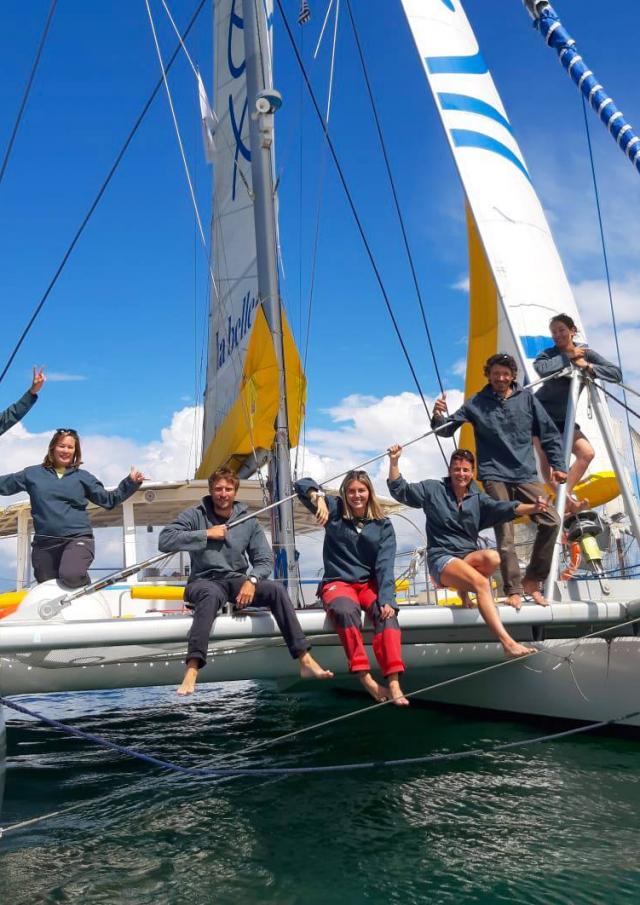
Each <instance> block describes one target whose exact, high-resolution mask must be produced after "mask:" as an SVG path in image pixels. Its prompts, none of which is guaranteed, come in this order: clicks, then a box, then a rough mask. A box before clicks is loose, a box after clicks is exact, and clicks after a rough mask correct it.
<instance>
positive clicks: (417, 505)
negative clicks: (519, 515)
mask: <svg viewBox="0 0 640 905" xmlns="http://www.w3.org/2000/svg"><path fill="white" fill-rule="evenodd" d="M387 486H388V488H389V493H390V494H391V496H392V497H393V498H394V500H397V501H398V502H399V503H405V505H407V506H412V507H413V508H414V509H422V510H423V511H424V514H425V515H426V517H427V524H426V532H427V548H428V560H429V562H432V561H433V559H435V557H436V556H442V555H443V554H449V555H450V556H457V557H458V558H459V559H463V558H464V557H465V556H466V555H467V553H472V552H473V551H474V550H477V549H478V534H479V533H480V532H481V531H482V530H483V529H484V528H493V526H494V525H501V524H502V523H503V522H510V521H512V519H514V518H515V517H516V509H517V507H518V505H519V503H517V502H511V501H507V502H502V501H500V500H494V499H492V498H491V497H490V496H487V494H486V493H482V491H481V490H480V489H479V488H478V485H477V484H476V483H475V481H472V482H471V484H470V485H469V488H468V490H467V494H466V496H465V497H463V499H462V501H461V502H460V503H458V500H457V499H456V495H455V493H454V492H453V489H452V487H451V481H450V479H449V478H442V479H441V480H439V481H438V480H429V481H420V482H419V483H418V484H409V482H408V481H405V479H404V478H403V477H402V475H400V477H399V478H396V479H395V481H387Z"/></svg>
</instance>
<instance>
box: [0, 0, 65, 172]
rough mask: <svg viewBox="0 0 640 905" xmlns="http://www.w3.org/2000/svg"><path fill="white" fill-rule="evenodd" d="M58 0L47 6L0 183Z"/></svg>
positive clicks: (5, 155)
mask: <svg viewBox="0 0 640 905" xmlns="http://www.w3.org/2000/svg"><path fill="white" fill-rule="evenodd" d="M57 2H58V0H51V5H50V7H49V13H48V15H47V20H46V22H45V23H44V28H43V30H42V35H41V36H40V43H39V44H38V49H37V50H36V55H35V57H34V60H33V63H32V65H31V72H30V73H29V78H28V79H27V84H26V85H25V89H24V93H23V95H22V101H21V102H20V107H19V108H18V114H17V116H16V121H15V123H14V124H13V129H12V131H11V135H10V137H9V143H8V144H7V150H6V151H5V154H4V158H3V160H2V165H1V166H0V183H2V180H3V178H4V174H5V170H6V169H7V165H8V163H9V158H10V156H11V151H12V150H13V145H14V142H15V140H16V136H17V134H18V129H19V128H20V123H21V122H22V117H23V114H24V111H25V109H26V106H27V101H28V100H29V95H30V94H31V88H32V86H33V82H34V79H35V77H36V71H37V69H38V65H39V63H40V57H41V56H42V51H43V50H44V45H45V43H46V41H47V35H48V34H49V28H50V27H51V21H52V19H53V14H54V12H55V10H56V5H57Z"/></svg>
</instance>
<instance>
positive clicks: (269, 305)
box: [242, 0, 298, 595]
mask: <svg viewBox="0 0 640 905" xmlns="http://www.w3.org/2000/svg"><path fill="white" fill-rule="evenodd" d="M242 9H243V20H244V27H243V31H244V46H245V59H246V78H247V103H248V114H249V116H250V127H249V134H250V148H251V176H252V187H253V208H254V220H255V234H256V253H257V269H258V301H259V303H260V304H261V305H262V307H263V310H264V313H265V315H266V318H267V322H268V324H269V329H270V331H271V335H272V338H273V345H274V349H275V355H276V361H277V365H278V382H279V403H278V411H277V416H276V425H275V427H276V431H275V438H274V443H273V447H272V454H271V459H270V462H269V479H270V486H271V495H272V497H273V499H275V500H278V499H282V498H283V497H288V496H291V493H292V484H291V463H290V455H289V451H290V448H291V444H290V439H289V421H288V413H287V385H286V378H285V352H284V338H283V326H282V308H281V299H280V283H279V278H278V252H277V230H276V204H275V190H274V178H273V173H274V165H273V117H274V113H275V112H276V110H277V109H278V108H279V107H280V105H281V103H282V99H281V97H280V95H279V93H278V92H277V91H275V90H274V88H273V85H272V84H271V61H270V54H271V43H270V36H269V33H268V31H267V27H266V21H265V19H264V16H262V15H260V14H259V12H258V4H257V2H255V0H245V2H244V3H243V6H242ZM262 9H263V7H262V4H260V10H262ZM271 533H272V543H273V546H274V549H275V577H276V579H283V580H284V581H285V584H286V585H287V586H288V587H289V589H290V592H292V591H293V590H294V588H295V589H296V595H297V590H298V582H297V567H296V557H295V536H294V524H293V503H292V502H291V501H289V502H288V503H283V504H282V506H277V507H275V508H274V509H273V510H272V518H271Z"/></svg>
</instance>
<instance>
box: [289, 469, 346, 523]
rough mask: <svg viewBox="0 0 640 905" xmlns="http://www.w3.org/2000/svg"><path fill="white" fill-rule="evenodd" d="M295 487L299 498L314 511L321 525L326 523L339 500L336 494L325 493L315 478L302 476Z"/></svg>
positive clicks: (310, 510)
mask: <svg viewBox="0 0 640 905" xmlns="http://www.w3.org/2000/svg"><path fill="white" fill-rule="evenodd" d="M293 489H294V490H295V492H296V493H297V494H298V499H299V500H300V502H301V503H302V505H303V506H305V507H306V508H307V509H308V510H309V512H313V514H314V515H315V517H316V520H317V522H318V524H319V525H322V526H324V525H326V524H327V522H328V521H329V515H330V514H332V513H333V512H334V511H335V509H336V507H337V505H338V501H337V500H336V498H335V497H334V496H331V495H327V494H325V492H324V490H322V488H321V487H320V485H319V484H317V483H316V482H315V481H314V480H313V478H300V480H299V481H296V482H295V483H294V485H293Z"/></svg>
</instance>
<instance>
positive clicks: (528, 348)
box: [520, 336, 551, 358]
mask: <svg viewBox="0 0 640 905" xmlns="http://www.w3.org/2000/svg"><path fill="white" fill-rule="evenodd" d="M520 342H521V343H522V348H523V350H524V354H525V355H526V356H527V358H535V357H536V355H537V354H538V352H542V350H543V349H548V348H549V345H550V343H551V340H550V339H549V337H548V336H521V337H520Z"/></svg>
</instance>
